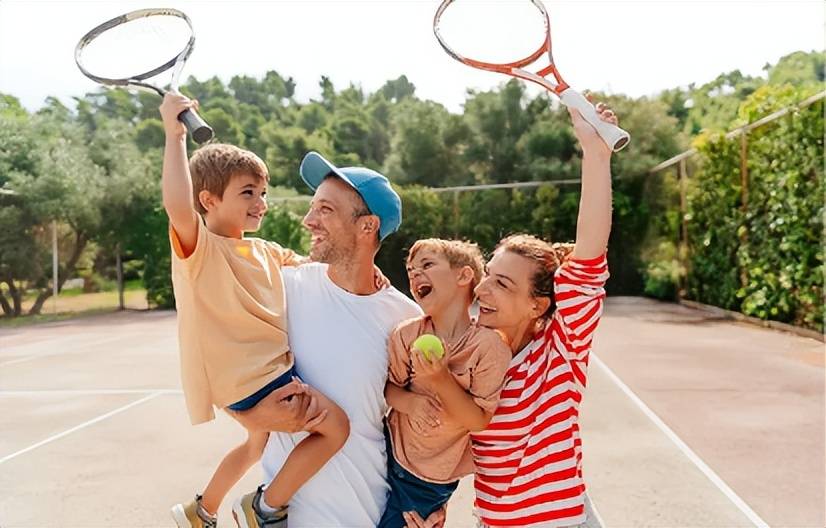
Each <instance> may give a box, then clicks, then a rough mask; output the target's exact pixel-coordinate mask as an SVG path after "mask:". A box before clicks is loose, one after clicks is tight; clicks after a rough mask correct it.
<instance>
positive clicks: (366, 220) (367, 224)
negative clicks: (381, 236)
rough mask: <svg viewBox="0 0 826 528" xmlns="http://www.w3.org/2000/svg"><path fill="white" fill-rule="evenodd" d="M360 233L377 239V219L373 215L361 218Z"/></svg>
mask: <svg viewBox="0 0 826 528" xmlns="http://www.w3.org/2000/svg"><path fill="white" fill-rule="evenodd" d="M361 232H362V233H363V234H364V235H366V236H368V237H370V238H373V237H375V238H376V239H378V233H379V217H377V216H375V215H366V216H362V217H361Z"/></svg>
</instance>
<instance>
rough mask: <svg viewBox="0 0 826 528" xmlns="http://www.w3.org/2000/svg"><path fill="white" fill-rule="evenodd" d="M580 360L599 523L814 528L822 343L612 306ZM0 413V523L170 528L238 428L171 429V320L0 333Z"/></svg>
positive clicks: (463, 503) (26, 527)
mask: <svg viewBox="0 0 826 528" xmlns="http://www.w3.org/2000/svg"><path fill="white" fill-rule="evenodd" d="M595 351H596V355H595V357H594V358H593V359H592V363H591V366H590V371H589V384H588V389H587V392H586V397H585V401H584V403H583V409H582V415H583V418H582V420H583V437H584V439H583V442H584V449H585V455H584V456H585V458H584V464H585V473H586V482H587V483H588V485H589V493H590V494H591V497H592V499H593V502H594V504H595V506H596V507H597V509H598V510H599V513H600V514H601V517H602V519H603V521H604V523H605V525H606V526H610V527H625V526H628V527H637V526H651V527H695V526H696V527H705V526H713V527H735V526H737V527H739V526H744V527H745V526H766V525H769V526H784V527H786V526H789V527H791V526H795V527H822V526H826V518H824V504H826V496H824V490H826V478H824V471H826V469H824V468H826V459H824V445H825V443H826V438H824V414H825V413H824V349H823V343H822V342H820V341H816V340H813V339H809V338H804V337H798V336H795V335H791V334H786V333H782V332H778V331H774V330H768V329H763V328H758V327H755V326H751V325H748V324H744V323H734V322H731V321H726V320H720V319H716V318H714V317H713V316H710V315H709V314H707V313H706V312H703V311H698V310H694V309H690V308H686V307H682V306H678V305H673V304H664V303H658V302H655V301H650V300H644V299H638V298H614V299H611V300H609V304H608V307H607V311H606V315H605V317H604V319H603V322H602V324H601V326H600V329H599V331H598V335H597V337H596V340H595ZM0 409H2V411H3V412H2V413H0V527H2V528H45V527H66V528H75V527H76V528H92V527H104V526H105V527H124V528H126V527H136V528H137V527H153V528H154V527H170V526H174V524H173V523H172V520H171V518H170V516H169V507H170V506H171V505H172V504H174V503H175V502H177V501H180V500H184V499H189V498H190V497H191V495H192V494H193V493H194V492H195V491H197V490H198V489H199V488H200V486H203V485H204V484H205V482H206V481H207V479H208V478H209V476H210V474H211V472H212V470H213V469H214V467H215V465H216V464H217V463H218V461H219V459H220V457H221V456H222V455H223V454H224V453H225V452H226V451H227V450H228V449H229V448H230V447H231V446H233V445H234V444H235V443H237V442H239V441H241V439H242V438H243V436H244V433H243V431H242V430H241V429H240V428H239V427H238V426H237V425H236V424H235V423H234V422H232V421H231V420H230V419H229V418H227V417H225V416H219V417H218V419H217V420H216V421H214V422H211V423H209V424H206V425H202V426H198V427H192V426H191V425H189V420H188V418H187V416H186V411H185V408H184V403H183V395H182V394H181V392H180V383H179V375H178V359H177V344H176V329H175V313H174V312H164V311H156V312H123V313H117V314H111V315H103V316H95V317H89V318H84V319H76V320H73V321H64V322H59V323H50V324H44V325H40V326H36V327H28V328H22V329H7V330H0ZM260 477H261V472H260V469H258V468H257V467H256V468H254V469H253V470H251V471H250V473H249V474H248V475H247V476H246V477H245V478H244V480H243V481H242V482H241V483H240V484H239V485H238V486H237V487H236V488H235V490H234V491H233V494H232V495H233V496H235V495H236V494H239V493H242V492H246V491H248V490H251V489H253V488H254V487H255V486H256V485H257V484H258V481H259V479H260ZM471 501H472V487H471V483H470V481H469V480H468V479H465V481H463V483H462V486H461V487H460V489H459V492H457V494H456V495H455V496H454V498H453V499H452V501H451V505H450V508H449V510H448V526H452V527H465V526H467V527H471V526H473V525H474V520H473V517H472V515H471ZM227 502H228V503H229V501H227ZM219 514H220V525H221V526H227V527H229V526H233V525H234V524H233V522H232V517H231V515H230V514H229V510H228V508H227V507H226V505H225V507H224V508H223V509H222V510H221V511H220V512H219Z"/></svg>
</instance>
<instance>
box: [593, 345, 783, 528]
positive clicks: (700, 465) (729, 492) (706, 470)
mask: <svg viewBox="0 0 826 528" xmlns="http://www.w3.org/2000/svg"><path fill="white" fill-rule="evenodd" d="M591 358H592V359H593V360H594V361H595V362H596V364H597V365H599V366H600V368H602V370H603V371H605V373H606V374H607V375H608V377H609V378H611V381H613V382H614V383H615V384H616V385H617V386H618V387H619V388H620V390H622V392H624V393H625V395H626V396H628V397H629V398H630V399H631V401H633V402H634V403H635V404H636V405H637V407H639V408H640V410H641V411H642V412H643V414H645V415H646V416H647V417H648V418H649V419H650V420H651V421H652V422H654V425H656V426H657V427H658V428H659V429H660V431H662V432H663V434H665V436H667V437H668V439H669V440H671V441H672V442H674V444H675V445H676V446H677V448H678V449H679V450H680V451H682V452H683V454H684V455H685V456H686V457H687V458H688V459H689V460H690V461H691V462H693V463H694V465H695V466H697V469H699V470H700V471H701V472H702V473H703V474H704V475H705V476H706V477H708V479H709V480H710V481H711V482H712V483H713V484H714V485H715V486H717V489H719V490H720V492H721V493H722V494H723V495H725V496H726V498H728V500H730V501H731V502H732V503H733V504H734V505H735V506H737V508H738V509H739V510H740V511H741V512H742V513H743V515H745V516H746V517H748V519H749V520H750V521H751V522H752V523H753V524H754V525H755V526H757V527H758V528H769V525H768V524H767V523H766V521H764V520H763V519H761V518H760V516H759V515H757V513H755V512H754V510H752V509H751V508H750V507H749V505H748V504H746V502H745V501H744V500H743V499H741V498H740V496H739V495H737V494H736V493H735V492H734V490H733V489H731V488H730V487H729V486H728V484H726V483H725V482H724V481H723V479H721V478H720V476H719V475H717V473H715V472H714V470H713V469H711V468H710V467H708V464H706V463H705V462H703V460H702V459H701V458H700V457H699V456H697V453H695V452H694V451H692V449H691V448H690V447H688V445H687V444H686V443H685V442H683V441H682V440H681V439H680V437H679V436H677V433H675V432H674V431H672V430H671V428H670V427H668V426H667V425H665V422H663V421H662V420H661V419H660V417H659V416H657V415H656V414H655V413H654V411H652V410H651V409H650V408H649V407H648V406H647V405H646V404H645V403H643V401H642V400H641V399H640V398H639V397H638V396H637V395H636V394H634V391H632V390H631V389H630V388H628V385H626V384H625V383H623V382H622V380H620V379H619V377H618V376H617V375H616V374H614V372H613V371H612V370H611V369H609V368H608V365H606V364H605V363H603V362H602V360H601V359H599V357H597V355H596V354H594V353H593V352H591Z"/></svg>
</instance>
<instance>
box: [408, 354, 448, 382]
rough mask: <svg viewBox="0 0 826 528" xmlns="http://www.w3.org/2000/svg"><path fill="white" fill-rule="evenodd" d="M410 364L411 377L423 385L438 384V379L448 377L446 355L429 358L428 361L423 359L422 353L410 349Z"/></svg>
mask: <svg viewBox="0 0 826 528" xmlns="http://www.w3.org/2000/svg"><path fill="white" fill-rule="evenodd" d="M410 356H411V357H410V362H411V365H412V366H413V377H414V378H416V379H417V380H418V381H422V382H424V383H438V380H439V378H443V377H444V376H450V372H449V371H448V369H447V355H444V356H442V357H441V359H436V358H435V357H434V356H430V360H427V359H425V357H424V355H423V354H422V351H421V350H419V349H418V348H411V349H410Z"/></svg>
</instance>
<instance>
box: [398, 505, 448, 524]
mask: <svg viewBox="0 0 826 528" xmlns="http://www.w3.org/2000/svg"><path fill="white" fill-rule="evenodd" d="M402 516H403V517H404V520H405V522H407V528H442V527H443V526H444V525H445V521H446V520H447V505H445V506H442V507H441V508H439V509H438V510H436V511H435V512H433V513H431V514H430V515H429V516H428V517H427V519H422V516H421V515H419V514H418V513H417V512H415V511H409V512H403V513H402Z"/></svg>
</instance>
